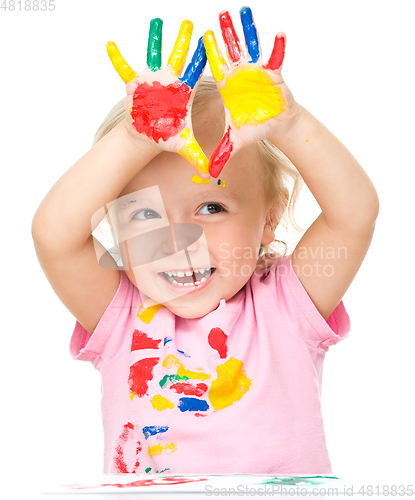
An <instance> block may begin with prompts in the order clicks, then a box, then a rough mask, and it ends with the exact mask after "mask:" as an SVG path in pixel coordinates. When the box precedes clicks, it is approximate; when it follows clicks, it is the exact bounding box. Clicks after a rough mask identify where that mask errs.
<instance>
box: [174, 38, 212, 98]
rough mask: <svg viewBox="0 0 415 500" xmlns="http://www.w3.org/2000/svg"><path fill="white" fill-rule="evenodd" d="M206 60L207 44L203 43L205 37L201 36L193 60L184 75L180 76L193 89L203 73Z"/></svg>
mask: <svg viewBox="0 0 415 500" xmlns="http://www.w3.org/2000/svg"><path fill="white" fill-rule="evenodd" d="M206 62H207V57H206V50H205V44H204V43H203V37H200V38H199V42H198V44H197V48H196V50H195V53H194V54H193V57H192V60H191V61H190V63H189V65H188V66H187V68H186V71H185V73H184V75H183V76H182V77H181V78H179V80H180V81H181V82H183V83H185V84H186V85H188V86H189V87H190V88H191V89H192V88H194V86H195V85H196V83H197V82H198V80H199V78H200V75H201V74H202V73H203V70H204V68H205V66H206Z"/></svg>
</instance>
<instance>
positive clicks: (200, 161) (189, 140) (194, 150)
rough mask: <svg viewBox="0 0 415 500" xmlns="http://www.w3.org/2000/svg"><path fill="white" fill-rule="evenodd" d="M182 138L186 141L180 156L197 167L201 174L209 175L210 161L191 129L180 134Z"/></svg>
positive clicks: (186, 129)
mask: <svg viewBox="0 0 415 500" xmlns="http://www.w3.org/2000/svg"><path fill="white" fill-rule="evenodd" d="M180 137H182V138H183V139H184V146H182V147H181V148H180V149H179V154H180V155H181V156H183V158H184V159H185V160H187V161H188V162H189V163H190V164H192V165H193V166H195V167H196V168H197V169H198V170H199V172H203V173H204V174H207V173H208V172H209V160H208V159H207V157H206V155H205V153H204V152H203V151H202V149H201V147H200V146H199V144H198V143H197V142H196V139H195V136H194V135H193V133H192V132H191V130H190V129H188V128H185V129H183V130H182V131H181V132H180Z"/></svg>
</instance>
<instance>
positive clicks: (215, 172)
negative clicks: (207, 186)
mask: <svg viewBox="0 0 415 500" xmlns="http://www.w3.org/2000/svg"><path fill="white" fill-rule="evenodd" d="M235 152H236V151H234V145H233V141H232V137H231V127H230V126H229V127H228V130H227V131H226V132H225V134H224V136H223V137H222V140H221V141H220V143H219V144H218V146H217V147H216V149H215V151H214V152H213V155H212V156H211V157H210V166H209V173H210V175H211V176H212V177H215V178H216V177H219V174H220V173H221V172H222V169H223V167H224V166H225V164H226V163H227V161H228V160H229V159H230V157H231V156H232V155H233V154H235Z"/></svg>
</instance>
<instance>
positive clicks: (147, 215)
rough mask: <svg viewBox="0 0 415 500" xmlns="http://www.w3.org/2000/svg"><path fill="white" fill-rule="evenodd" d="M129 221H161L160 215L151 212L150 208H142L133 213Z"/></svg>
mask: <svg viewBox="0 0 415 500" xmlns="http://www.w3.org/2000/svg"><path fill="white" fill-rule="evenodd" d="M131 219H140V220H148V219H161V217H160V215H159V214H158V213H157V212H155V211H154V210H151V209H150V208H143V210H140V211H139V212H137V213H135V214H134V215H133V216H132V217H131Z"/></svg>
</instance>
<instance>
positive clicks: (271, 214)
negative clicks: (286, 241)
mask: <svg viewBox="0 0 415 500" xmlns="http://www.w3.org/2000/svg"><path fill="white" fill-rule="evenodd" d="M288 199H289V194H288V191H287V190H285V192H284V198H283V201H279V202H277V203H275V204H273V205H271V207H270V208H269V210H268V212H267V215H266V218H265V226H264V232H263V234H262V240H261V244H262V245H269V244H270V243H272V242H273V241H274V240H275V230H276V229H277V226H278V223H279V222H280V219H281V217H282V215H283V214H284V212H285V209H286V208H287V205H288ZM281 204H282V205H283V206H281Z"/></svg>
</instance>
